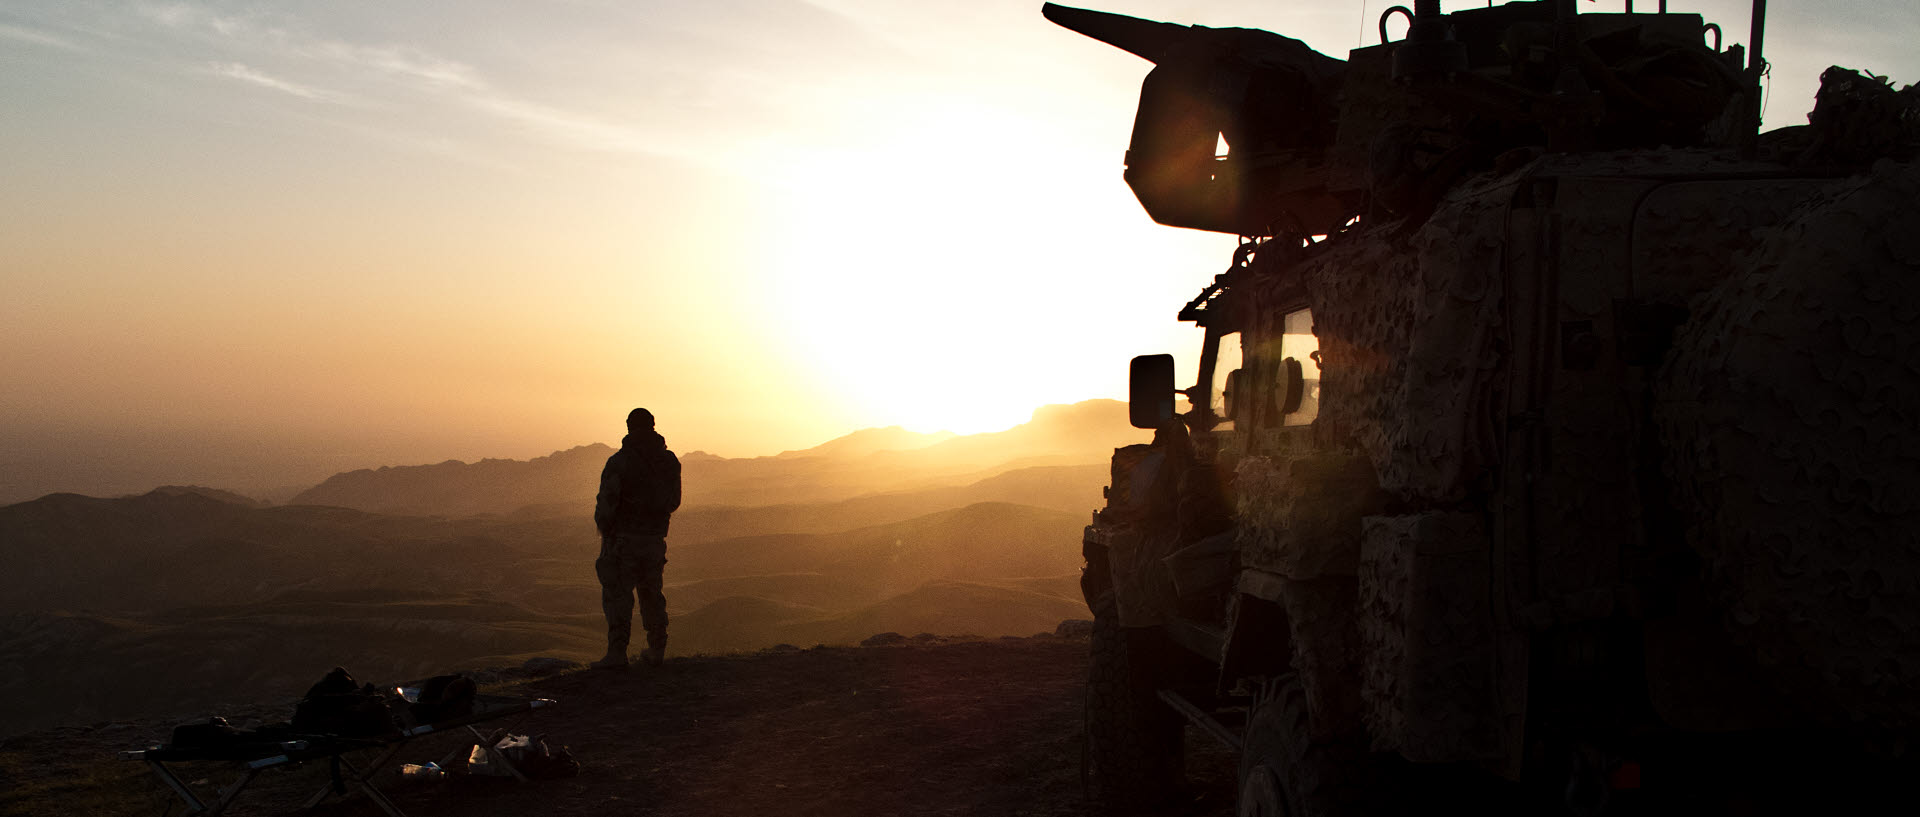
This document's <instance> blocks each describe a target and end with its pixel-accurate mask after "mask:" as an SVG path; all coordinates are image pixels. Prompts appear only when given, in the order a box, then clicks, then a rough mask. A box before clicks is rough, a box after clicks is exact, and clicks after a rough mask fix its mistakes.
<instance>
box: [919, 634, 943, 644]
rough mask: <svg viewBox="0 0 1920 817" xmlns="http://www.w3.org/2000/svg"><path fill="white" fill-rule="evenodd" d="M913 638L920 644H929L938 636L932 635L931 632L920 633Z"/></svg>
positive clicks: (937, 639) (938, 638) (938, 637)
mask: <svg viewBox="0 0 1920 817" xmlns="http://www.w3.org/2000/svg"><path fill="white" fill-rule="evenodd" d="M913 640H914V641H918V642H920V643H922V644H930V643H933V642H935V641H939V640H940V636H937V635H934V634H933V633H921V634H919V635H916V636H914V637H913Z"/></svg>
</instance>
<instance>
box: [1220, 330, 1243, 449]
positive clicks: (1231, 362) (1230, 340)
mask: <svg viewBox="0 0 1920 817" xmlns="http://www.w3.org/2000/svg"><path fill="white" fill-rule="evenodd" d="M1241 360H1242V356H1241V351H1240V333H1239V332H1235V333H1233V334H1231V335H1227V336H1225V337H1223V338H1221V339H1220V356H1219V357H1218V358H1216V360H1215V363H1214V367H1213V384H1212V385H1213V389H1212V394H1213V416H1215V417H1218V418H1220V420H1221V422H1220V425H1217V426H1214V427H1215V428H1217V429H1221V430H1223V431H1231V430H1233V412H1231V411H1228V408H1229V407H1231V408H1233V409H1235V410H1242V408H1241V404H1240V401H1241V400H1242V399H1245V398H1246V397H1248V395H1245V394H1229V392H1231V391H1235V390H1238V389H1240V388H1244V386H1245V376H1244V375H1234V374H1233V373H1234V372H1237V371H1239V370H1240V363H1241ZM1229 381H1232V382H1229ZM1230 404H1231V405H1230Z"/></svg>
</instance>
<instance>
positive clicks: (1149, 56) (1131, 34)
mask: <svg viewBox="0 0 1920 817" xmlns="http://www.w3.org/2000/svg"><path fill="white" fill-rule="evenodd" d="M1040 13H1041V14H1043V15H1045V16H1046V18H1047V19H1049V20H1052V21H1053V22H1054V23H1055V24H1058V25H1059V26H1061V27H1062V28H1066V29H1069V30H1071V31H1075V32H1078V33H1080V34H1085V35H1087V36H1089V37H1092V38H1094V39H1096V40H1099V41H1100V42H1103V43H1106V44H1107V45H1111V46H1113V47H1115V48H1118V49H1120V50H1122V51H1125V52H1127V53H1129V54H1133V55H1135V56H1138V57H1140V58H1141V59H1144V60H1147V61H1149V62H1152V63H1155V64H1158V63H1159V62H1160V57H1161V55H1163V54H1165V53H1167V49H1168V48H1169V47H1171V46H1172V45H1173V44H1174V43H1176V42H1179V41H1180V39H1181V38H1183V37H1185V36H1187V34H1188V33H1189V30H1188V28H1187V27H1186V26H1183V25H1175V24H1173V23H1156V22H1154V21H1152V20H1142V19H1140V18H1138V17H1128V16H1127V15H1125V14H1114V13H1112V12H1107V11H1094V10H1092V9H1077V8H1072V7H1070V6H1061V5H1055V4H1053V3H1048V4H1046V5H1044V6H1041V7H1040Z"/></svg>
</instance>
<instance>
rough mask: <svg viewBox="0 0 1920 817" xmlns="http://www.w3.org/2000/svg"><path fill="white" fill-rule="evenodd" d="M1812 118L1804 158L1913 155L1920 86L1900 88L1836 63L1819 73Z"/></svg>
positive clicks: (1919, 125) (1851, 160)
mask: <svg viewBox="0 0 1920 817" xmlns="http://www.w3.org/2000/svg"><path fill="white" fill-rule="evenodd" d="M1807 124H1808V125H1810V126H1811V128H1810V129H1811V130H1812V131H1813V144H1812V145H1811V146H1809V147H1808V148H1807V149H1806V150H1805V151H1804V152H1803V153H1802V154H1801V155H1800V157H1799V160H1800V161H1801V162H1803V163H1808V164H1821V163H1840V164H1859V163H1866V162H1871V161H1874V160H1876V159H1881V158H1890V159H1901V160H1904V159H1911V158H1913V157H1914V155H1915V154H1916V153H1920V86H1915V85H1908V86H1907V87H1905V88H1901V89H1900V90H1897V91H1896V90H1894V88H1893V84H1892V82H1891V81H1890V80H1888V79H1887V78H1886V77H1877V76H1874V75H1872V74H1862V73H1861V72H1858V71H1853V70H1849V69H1846V68H1841V67H1840V66H1838V65H1836V66H1833V67H1831V68H1828V69H1827V70H1825V71H1823V72H1821V74H1820V93H1819V94H1818V95H1817V96H1815V98H1814V106H1813V112H1812V113H1809V114H1807Z"/></svg>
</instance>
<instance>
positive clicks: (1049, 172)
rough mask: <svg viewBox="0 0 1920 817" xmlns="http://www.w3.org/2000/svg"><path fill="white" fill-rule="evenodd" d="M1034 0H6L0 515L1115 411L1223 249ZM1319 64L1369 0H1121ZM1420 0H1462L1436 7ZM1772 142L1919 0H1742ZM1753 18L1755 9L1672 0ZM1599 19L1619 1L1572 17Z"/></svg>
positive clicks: (1709, 12) (1874, 56)
mask: <svg viewBox="0 0 1920 817" xmlns="http://www.w3.org/2000/svg"><path fill="white" fill-rule="evenodd" d="M1040 5H1041V4H1040V3H1039V2H1037V1H1030V0H1021V1H1020V2H1011V0H1009V1H1007V2H999V1H997V0H996V1H995V2H985V3H976V4H961V5H956V4H931V3H882V2H877V0H873V1H871V2H869V1H868V0H813V1H812V2H798V1H797V0H734V1H733V2H725V3H714V4H669V3H634V4H601V3H592V2H574V3H554V4H519V3H505V2H478V3H472V4H463V5H462V6H461V8H460V13H458V14H449V13H448V12H447V10H446V9H445V8H444V7H441V6H429V5H425V4H418V5H415V4H404V3H403V4H389V3H346V4H328V5H326V6H309V5H304V4H290V3H259V4H253V3H239V2H147V1H146V0H124V2H120V1H115V0H102V2H88V3H71V4H67V3H62V4H38V3H0V59H4V60H5V62H6V65H7V70H6V71H4V72H0V105H4V106H5V110H6V111H7V112H8V116H7V117H6V118H5V120H4V121H0V155H4V156H5V157H6V158H5V160H4V162H5V168H6V177H7V179H8V185H7V192H6V193H5V194H0V248H4V269H0V275H4V283H5V291H6V295H7V297H6V298H4V299H0V348H5V349H7V350H8V351H7V354H6V355H4V357H0V382H4V383H5V384H6V386H5V388H4V389H0V503H6V502H13V501H19V500H21V499H24V498H31V497H32V496H38V495H40V494H44V493H48V492H52V491H63V490H70V491H79V492H83V493H96V494H107V493H124V492H130V491H135V490H140V489H141V488H142V487H143V486H144V487H151V486H153V485H159V484H169V483H173V484H181V483H187V484H204V485H211V486H214V487H223V488H229V489H233V490H240V491H243V492H244V491H248V490H254V491H268V490H278V489H282V488H284V487H286V486H288V485H293V484H299V483H311V482H313V481H316V480H318V479H320V478H324V477H325V476H326V475H328V474H331V473H334V472H337V471H340V470H346V469H352V468H365V467H376V466H379V465H401V464H409V463H429V462H439V461H444V460H448V459H458V460H464V461H473V460H477V459H482V458H513V459H526V458H530V457H534V456H540V455H544V454H546V453H550V452H552V451H554V450H559V449H564V448H566V447H569V446H573V445H579V444H586V443H591V442H609V443H617V441H618V438H619V435H620V420H621V418H622V417H623V416H624V415H625V412H626V411H627V410H628V409H630V408H632V407H633V406H636V405H644V406H647V407H649V408H651V409H653V410H654V411H655V413H656V414H657V415H658V416H659V417H660V423H661V428H662V431H663V433H665V434H666V435H667V436H668V438H669V440H670V441H671V443H672V444H673V446H674V447H675V449H676V450H679V451H695V450H701V451H707V452H709V453H713V454H717V455H720V456H727V457H751V456H761V455H770V454H775V453H778V452H780V451H786V450H795V449H804V448H808V447H811V446H814V445H818V444H820V443H822V442H825V441H827V440H831V439H833V438H835V437H838V436H841V435H844V434H846V433H849V432H852V431H856V430H859V429H864V428H881V427H888V426H900V427H903V428H906V429H909V430H913V431H919V432H923V433H931V432H937V431H951V432H954V433H959V434H969V433H982V432H987V431H996V430H1002V429H1005V428H1009V427H1012V426H1014V425H1017V424H1019V423H1022V422H1025V421H1026V420H1027V419H1028V418H1029V417H1030V416H1031V414H1032V412H1033V411H1034V409H1035V408H1037V407H1040V406H1045V405H1054V404H1067V403H1074V402H1079V401H1082V400H1087V399H1095V398H1108V399H1124V397H1125V388H1126V384H1125V376H1126V361H1127V360H1128V359H1129V358H1130V357H1132V356H1134V355H1138V354H1149V353H1160V352H1172V353H1174V354H1175V355H1176V357H1177V359H1178V360H1179V363H1180V366H1181V375H1180V376H1181V377H1182V378H1187V377H1191V373H1192V372H1193V361H1194V358H1195V355H1196V353H1197V351H1198V346H1199V333H1198V331H1197V330H1195V329H1193V327H1192V326H1191V325H1190V324H1182V323H1179V322H1177V321H1176V320H1175V319H1174V315H1175V313H1176V312H1177V311H1178V309H1179V307H1180V306H1181V305H1182V304H1183V303H1185V302H1186V300H1187V299H1189V298H1191V297H1192V296H1193V294H1194V293H1196V292H1197V291H1198V290H1199V289H1200V288H1201V287H1202V286H1204V285H1205V284H1206V283H1207V282H1208V281H1209V280H1210V279H1211V278H1212V276H1213V275H1215V274H1216V273H1218V272H1220V271H1221V270H1223V269H1224V268H1225V266H1226V264H1227V262H1228V260H1229V257H1230V254H1231V251H1232V249H1233V246H1234V238H1233V237H1231V236H1224V235H1215V234H1206V233H1198V232H1193V231H1187V230H1177V229H1172V228H1166V227H1161V226H1158V225H1155V224H1153V223H1152V222H1151V221H1150V220H1149V219H1148V218H1147V217H1146V215H1145V214H1144V213H1143V212H1142V211H1141V210H1140V207H1139V206H1138V204H1137V203H1136V202H1135V200H1134V198H1133V196H1132V194H1131V192H1130V191H1129V190H1128V189H1127V187H1126V186H1125V184H1124V183H1123V182H1122V180H1121V176H1120V173H1121V163H1122V156H1123V152H1124V150H1125V148H1126V145H1127V141H1128V136H1129V133H1130V130H1131V127H1132V121H1133V113H1134V104H1135V102H1136V101H1137V99H1138V93H1139V85H1140V81H1141V79H1142V78H1143V77H1144V75H1145V74H1146V71H1147V70H1148V68H1149V67H1150V66H1149V65H1148V64H1147V63H1146V62H1145V61H1143V60H1140V59H1138V58H1136V57H1134V56H1132V55H1130V54H1126V53H1124V52H1121V51H1119V50H1117V49H1114V48H1112V47H1109V46H1106V45H1103V44H1101V43H1098V42H1095V41H1093V40H1090V39H1087V38H1085V37H1081V36H1079V35H1077V34H1074V33H1072V32H1070V31H1067V30H1064V29H1061V28H1059V27H1056V26H1054V25H1053V24H1051V23H1049V22H1047V21H1046V20H1045V19H1043V18H1042V17H1041V15H1040ZM1085 5H1087V6H1089V7H1094V8H1100V9H1103V10H1109V11H1114V12H1118V13H1122V14H1129V15H1135V16H1139V17H1144V18H1148V19H1154V20H1165V21H1171V22H1176V23H1182V24H1199V25H1208V26H1216V27H1222V26H1247V27H1258V28H1265V29H1268V30H1272V31H1276V32H1280V33H1283V34H1287V35H1289V36H1294V37H1298V38H1301V39H1303V40H1305V41H1306V42H1308V43H1309V44H1310V45H1312V46H1314V47H1315V48H1317V49H1319V50H1321V51H1322V52H1324V53H1327V54H1330V55H1333V56H1336V57H1345V56H1346V52H1347V50H1348V49H1350V48H1353V47H1355V46H1356V45H1360V44H1371V43H1372V42H1373V41H1374V40H1376V39H1377V36H1376V35H1375V34H1374V33H1373V32H1374V26H1375V19H1376V18H1377V17H1378V15H1379V13H1380V12H1381V11H1383V10H1384V9H1385V7H1386V6H1387V5H1388V4H1385V3H1366V2H1350V3H1342V4H1332V5H1325V4H1323V5H1320V6H1312V7H1309V6H1304V5H1299V4H1294V5H1292V6H1289V5H1286V4H1274V3H1265V2H1252V0H1232V1H1230V2H1196V1H1192V0H1185V1H1181V2H1175V0H1128V1H1127V2H1112V3H1087V4H1085ZM1445 5H1446V8H1448V9H1449V10H1451V9H1456V8H1467V7H1474V6H1478V5H1481V4H1480V3H1453V2H1449V3H1447V4H1445ZM1776 6H1777V7H1776V8H1774V9H1773V10H1772V12H1771V15H1772V16H1771V22H1770V27H1769V34H1768V36H1767V40H1766V42H1767V52H1768V53H1767V56H1768V57H1769V59H1770V61H1771V63H1772V74H1771V79H1770V83H1771V84H1770V86H1769V92H1768V106H1769V107H1768V109H1767V117H1768V121H1769V123H1770V125H1788V124H1797V123H1799V122H1800V121H1803V120H1802V116H1803V114H1804V113H1805V111H1806V110H1807V109H1810V108H1811V105H1812V96H1813V91H1814V89H1815V88H1817V85H1818V75H1819V71H1820V69H1822V68H1824V67H1825V66H1826V65H1827V64H1829V63H1831V62H1838V63H1841V64H1845V65H1849V66H1851V67H1857V68H1863V69H1868V70H1872V71H1874V72H1876V73H1879V74H1884V75H1889V76H1891V77H1893V78H1894V79H1895V80H1896V81H1897V82H1900V83H1902V84H1905V83H1910V82H1914V81H1917V80H1920V56H1916V52H1914V51H1913V49H1911V47H1910V45H1908V44H1909V43H1910V42H1911V40H1912V39H1913V35H1914V34H1915V33H1916V30H1917V29H1920V24H1917V22H1920V21H1917V19H1916V18H1920V10H1916V9H1915V8H1913V7H1911V6H1910V5H1904V4H1900V3H1894V2H1890V1H1889V0H1840V2H1835V3H1829V4H1822V5H1821V6H1819V7H1818V8H1805V7H1800V6H1789V5H1786V4H1776ZM1671 7H1672V9H1673V10H1675V11H1686V12H1698V13H1702V14H1705V15H1706V16H1707V17H1708V19H1710V20H1714V21H1717V22H1719V23H1720V24H1721V25H1722V27H1723V28H1724V29H1725V31H1726V33H1727V41H1728V42H1729V43H1734V42H1743V41H1744V40H1745V39H1746V36H1747V30H1748V27H1747V21H1748V16H1747V15H1748V12H1749V9H1750V4H1747V3H1741V2H1734V1H1733V0H1715V1H1714V2H1700V3H1687V2H1678V1H1676V2H1674V3H1672V4H1671ZM1582 10H1583V11H1615V10H1618V4H1612V6H1611V7H1610V4H1606V3H1589V4H1582Z"/></svg>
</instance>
